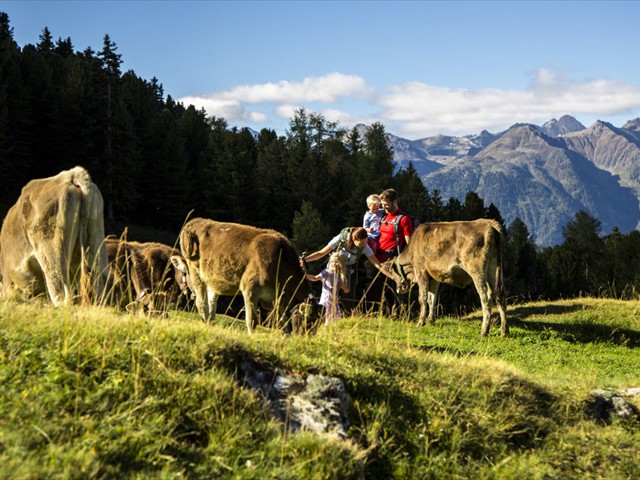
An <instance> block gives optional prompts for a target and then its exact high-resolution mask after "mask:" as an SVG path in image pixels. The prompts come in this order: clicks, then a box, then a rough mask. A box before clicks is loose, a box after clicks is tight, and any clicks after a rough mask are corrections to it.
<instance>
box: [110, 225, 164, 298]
mask: <svg viewBox="0 0 640 480" xmlns="http://www.w3.org/2000/svg"><path fill="white" fill-rule="evenodd" d="M105 245H106V247H107V256H108V257H109V277H108V280H107V291H106V298H107V301H108V302H109V303H110V304H114V305H116V306H117V307H119V308H121V309H123V308H125V307H126V306H128V305H131V304H132V303H134V302H135V303H136V304H139V305H142V307H143V308H144V306H147V307H149V308H153V305H150V301H151V295H150V294H151V290H152V283H151V275H150V272H149V268H148V266H147V264H146V262H145V259H144V258H143V256H142V255H141V254H140V252H139V251H138V249H137V248H135V246H133V245H132V244H131V243H130V242H127V241H125V240H122V239H120V238H115V237H108V238H107V239H105Z"/></svg>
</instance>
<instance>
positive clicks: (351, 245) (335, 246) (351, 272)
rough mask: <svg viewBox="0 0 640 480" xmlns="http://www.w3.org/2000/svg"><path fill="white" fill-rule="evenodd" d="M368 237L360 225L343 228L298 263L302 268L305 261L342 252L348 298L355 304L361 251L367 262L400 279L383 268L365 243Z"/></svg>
mask: <svg viewBox="0 0 640 480" xmlns="http://www.w3.org/2000/svg"><path fill="white" fill-rule="evenodd" d="M368 238H369V237H368V235H367V231H366V230H365V229H364V228H362V227H346V228H343V229H342V231H341V232H340V233H339V234H338V235H336V236H335V237H333V238H332V239H331V240H330V241H329V243H327V245H325V246H324V247H323V248H322V249H320V250H318V251H316V252H313V253H310V254H309V255H306V256H305V257H303V258H301V259H300V265H301V266H302V267H303V268H304V262H305V261H307V262H313V261H315V260H320V259H321V258H324V257H326V256H327V255H328V254H329V253H330V252H340V253H342V254H343V255H344V257H345V264H346V267H347V276H348V278H349V285H351V287H352V288H351V290H350V292H349V299H350V301H352V302H353V303H354V305H355V292H356V288H355V286H356V270H357V263H358V260H359V259H360V256H361V255H362V254H363V253H364V255H365V256H366V257H367V260H369V262H371V264H372V265H373V266H374V267H376V268H377V269H378V270H379V271H380V272H382V273H383V274H384V275H386V276H387V277H389V278H390V279H391V280H393V281H395V282H399V281H400V279H399V278H398V276H397V274H395V273H394V272H391V271H389V270H387V269H386V268H384V267H383V266H382V264H381V263H380V262H379V261H378V259H377V258H376V257H375V255H374V254H373V251H372V250H371V247H369V245H368V244H367V239H368Z"/></svg>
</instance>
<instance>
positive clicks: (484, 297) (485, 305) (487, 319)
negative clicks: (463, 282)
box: [473, 276, 491, 337]
mask: <svg viewBox="0 0 640 480" xmlns="http://www.w3.org/2000/svg"><path fill="white" fill-rule="evenodd" d="M473 283H474V285H475V287H476V290H477V291H478V295H479V296H480V303H481V304H482V330H481V332H480V335H482V336H483V337H486V336H487V335H488V334H489V329H490V328H491V303H490V300H489V292H488V290H489V289H488V286H487V284H486V282H484V281H482V280H479V279H478V278H477V277H476V276H474V277H473Z"/></svg>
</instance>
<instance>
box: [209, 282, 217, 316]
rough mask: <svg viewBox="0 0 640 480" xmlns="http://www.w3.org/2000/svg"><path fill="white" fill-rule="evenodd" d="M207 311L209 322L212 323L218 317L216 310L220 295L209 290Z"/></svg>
mask: <svg viewBox="0 0 640 480" xmlns="http://www.w3.org/2000/svg"><path fill="white" fill-rule="evenodd" d="M207 309H208V312H209V315H208V317H207V321H211V320H213V319H214V318H215V317H216V310H218V294H217V293H216V292H214V291H213V290H211V289H210V288H207Z"/></svg>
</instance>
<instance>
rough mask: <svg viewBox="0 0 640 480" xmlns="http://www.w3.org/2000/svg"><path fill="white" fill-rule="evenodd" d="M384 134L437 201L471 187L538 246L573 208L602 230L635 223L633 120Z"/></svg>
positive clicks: (636, 140) (638, 209) (639, 162)
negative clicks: (417, 135)
mask: <svg viewBox="0 0 640 480" xmlns="http://www.w3.org/2000/svg"><path fill="white" fill-rule="evenodd" d="M362 127H364V126H362ZM365 128H366V127H365ZM388 138H389V141H390V143H391V144H392V146H393V147H394V152H395V161H396V162H397V163H398V165H399V166H400V167H401V168H402V167H406V165H408V163H409V162H412V163H413V165H414V167H415V168H416V170H417V171H418V173H419V174H420V176H421V178H422V181H423V182H424V183H425V185H426V186H427V188H429V189H430V190H431V189H438V190H439V191H440V194H441V196H442V199H443V200H445V201H446V200H448V199H449V198H450V197H456V198H458V199H460V200H463V199H464V197H465V195H466V194H467V192H468V191H470V190H471V191H475V192H477V193H478V195H479V196H480V197H482V198H483V199H484V201H485V204H486V205H489V204H490V203H493V204H495V205H496V206H497V207H498V209H499V210H500V213H501V214H502V216H503V218H504V219H505V222H507V224H509V223H511V222H512V221H513V220H514V219H515V218H516V217H519V218H520V219H522V220H523V221H524V222H525V224H526V225H527V227H528V228H529V231H530V233H531V234H532V237H533V238H534V240H535V241H536V242H537V243H538V244H540V245H543V246H546V245H556V244H558V243H561V242H562V240H563V237H562V228H563V227H564V226H565V225H566V224H567V222H569V221H571V220H573V218H574V217H575V214H576V212H577V211H579V210H585V211H587V212H589V213H590V214H591V215H592V216H594V217H596V218H598V219H599V220H600V221H601V223H602V233H603V234H608V233H610V232H611V230H612V228H613V227H618V228H619V229H620V231H622V232H628V231H630V230H632V229H634V228H638V226H639V225H640V118H636V119H633V120H629V121H628V122H626V123H625V125H624V126H623V127H614V126H613V125H611V124H609V123H606V122H602V121H597V122H595V123H594V124H593V125H591V126H590V127H589V128H586V127H585V126H584V125H582V124H581V123H580V122H579V121H578V120H576V119H575V118H574V117H572V116H570V115H563V116H562V117H560V118H559V119H558V120H556V119H551V120H549V121H548V122H545V123H544V124H543V125H542V126H537V125H533V124H516V125H513V126H512V127H510V128H509V129H507V130H505V131H504V132H500V133H497V134H492V133H489V132H487V131H482V132H480V133H479V134H476V135H466V136H463V137H454V136H445V135H437V136H434V137H428V138H424V139H420V140H407V139H404V138H401V137H397V136H395V135H391V134H389V136H388ZM423 220H428V219H423Z"/></svg>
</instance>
